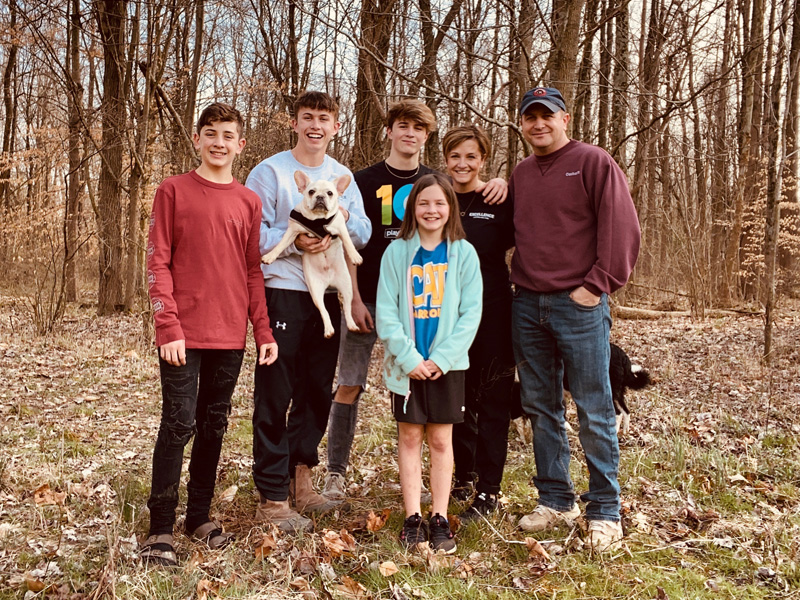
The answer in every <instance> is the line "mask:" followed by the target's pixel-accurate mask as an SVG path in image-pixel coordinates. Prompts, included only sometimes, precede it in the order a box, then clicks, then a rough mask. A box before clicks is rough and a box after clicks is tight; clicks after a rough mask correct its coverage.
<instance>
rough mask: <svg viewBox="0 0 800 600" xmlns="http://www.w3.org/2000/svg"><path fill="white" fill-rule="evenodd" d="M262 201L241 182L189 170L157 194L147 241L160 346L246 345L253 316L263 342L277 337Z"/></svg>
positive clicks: (258, 341)
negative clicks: (264, 266)
mask: <svg viewBox="0 0 800 600" xmlns="http://www.w3.org/2000/svg"><path fill="white" fill-rule="evenodd" d="M260 227H261V200H260V199H259V198H258V196H257V195H256V194H255V193H254V192H253V191H251V190H249V189H247V188H246V187H244V186H243V185H241V184H240V183H239V182H238V181H236V180H234V181H233V182H232V183H227V184H221V183H213V182H211V181H208V180H206V179H203V178H202V177H200V176H199V175H198V174H197V173H196V172H194V171H190V172H189V173H184V174H183V175H178V176H176V177H170V178H168V179H165V180H164V181H163V182H162V184H161V185H160V186H159V188H158V191H157V192H156V197H155V200H154V202H153V212H152V213H151V216H150V239H149V241H148V244H147V281H148V284H149V286H150V300H151V302H152V304H153V316H154V317H155V322H156V345H157V346H162V345H164V344H167V343H169V342H174V341H175V340H180V339H184V340H186V347H187V348H216V349H227V350H239V349H242V348H244V347H245V342H246V338H247V319H248V316H249V318H250V321H251V322H252V323H253V332H254V334H255V338H256V344H257V345H259V346H260V345H262V344H267V343H272V342H274V341H275V339H274V338H273V337H272V329H271V328H270V326H269V317H268V316H267V302H266V298H265V296H264V275H263V274H262V273H261V255H260V252H259V250H258V237H259V229H260Z"/></svg>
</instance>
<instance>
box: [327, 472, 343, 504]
mask: <svg viewBox="0 0 800 600" xmlns="http://www.w3.org/2000/svg"><path fill="white" fill-rule="evenodd" d="M322 495H323V496H325V497H326V498H327V499H328V500H344V499H345V498H347V482H346V481H345V479H344V475H341V474H339V473H328V474H327V475H325V488H324V489H323V490H322Z"/></svg>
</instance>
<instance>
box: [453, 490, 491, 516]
mask: <svg viewBox="0 0 800 600" xmlns="http://www.w3.org/2000/svg"><path fill="white" fill-rule="evenodd" d="M496 510H497V495H496V494H487V493H486V492H481V493H480V494H478V495H477V496H475V499H474V500H473V501H472V506H470V507H469V508H468V509H467V510H465V511H464V512H463V513H461V514H460V515H458V518H459V519H461V520H462V521H466V522H469V521H476V520H479V519H480V515H490V514H492V513H493V512H494V511H496Z"/></svg>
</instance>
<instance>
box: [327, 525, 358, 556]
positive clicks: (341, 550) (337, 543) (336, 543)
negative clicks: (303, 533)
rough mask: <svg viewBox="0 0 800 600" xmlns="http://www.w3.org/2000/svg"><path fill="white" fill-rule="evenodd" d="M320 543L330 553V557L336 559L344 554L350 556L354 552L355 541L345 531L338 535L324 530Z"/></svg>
mask: <svg viewBox="0 0 800 600" xmlns="http://www.w3.org/2000/svg"><path fill="white" fill-rule="evenodd" d="M322 543H323V544H325V548H327V549H328V551H329V552H330V553H331V556H333V557H334V558H338V557H340V556H342V555H344V554H347V555H352V554H353V553H355V551H356V540H355V538H354V537H353V536H352V535H351V534H350V532H348V531H347V530H346V529H342V530H341V531H340V532H339V533H336V532H335V531H331V530H330V529H324V530H323V531H322Z"/></svg>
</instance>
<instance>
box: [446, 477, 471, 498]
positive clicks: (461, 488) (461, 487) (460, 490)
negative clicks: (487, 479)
mask: <svg viewBox="0 0 800 600" xmlns="http://www.w3.org/2000/svg"><path fill="white" fill-rule="evenodd" d="M474 492H475V484H474V483H473V482H472V481H470V480H468V479H465V480H464V481H461V480H460V479H456V481H455V483H454V484H453V489H452V491H451V492H450V497H451V498H452V499H453V500H454V501H456V502H466V501H467V500H469V499H470V498H472V494H473V493H474Z"/></svg>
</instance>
